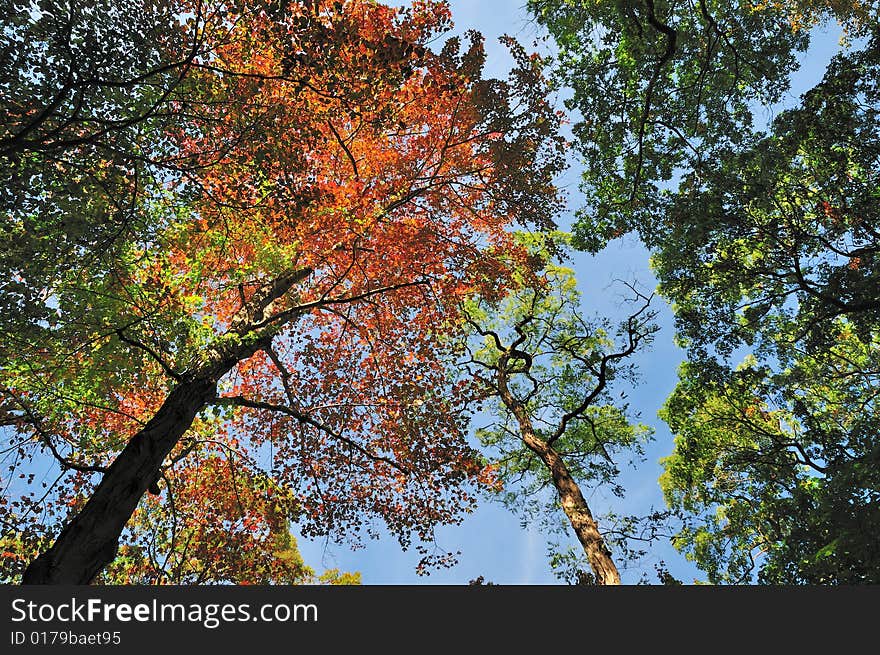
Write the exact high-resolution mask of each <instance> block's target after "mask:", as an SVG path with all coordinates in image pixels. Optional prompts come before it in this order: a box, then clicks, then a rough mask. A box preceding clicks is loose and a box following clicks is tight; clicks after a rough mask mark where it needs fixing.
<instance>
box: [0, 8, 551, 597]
mask: <svg viewBox="0 0 880 655" xmlns="http://www.w3.org/2000/svg"><path fill="white" fill-rule="evenodd" d="M213 20H214V21H215V23H214V25H215V31H214V32H213V33H214V34H215V36H216V42H215V43H212V44H211V47H210V48H209V49H206V50H205V51H204V54H202V55H200V56H199V57H197V58H196V59H195V60H194V61H193V65H192V70H191V72H190V73H189V75H188V77H187V78H186V80H185V81H184V83H183V85H182V86H181V92H180V93H178V94H176V95H174V96H173V97H172V98H171V99H170V101H169V105H168V111H169V112H170V113H171V115H172V116H173V120H170V121H167V122H166V123H165V124H164V125H163V126H162V131H161V133H159V134H157V135H155V137H156V139H157V142H158V143H161V144H162V148H163V158H162V165H163V166H164V169H163V170H164V171H165V174H163V175H159V176H157V178H156V179H157V182H156V183H155V184H154V185H153V186H152V187H151V188H150V189H149V192H145V193H144V194H143V195H142V196H141V197H140V198H139V202H141V203H142V206H143V207H144V208H145V211H147V212H148V213H149V215H150V217H151V229H150V231H149V233H146V234H142V235H139V237H138V238H133V239H131V240H130V241H128V242H126V243H124V244H118V245H117V246H116V247H114V249H113V250H112V251H108V253H107V254H106V255H105V256H104V257H103V258H102V261H101V264H100V266H99V267H98V268H97V269H95V270H94V271H93V274H92V275H91V276H90V277H88V278H85V279H83V278H81V277H79V278H77V279H73V278H67V279H63V280H60V281H59V282H58V283H57V286H56V287H54V288H52V289H51V290H50V291H49V296H50V297H51V298H52V299H53V300H52V302H53V303H54V304H55V306H56V307H57V312H56V315H57V316H56V318H55V319H53V321H52V322H51V324H50V325H46V326H42V330H40V331H39V332H40V334H39V338H38V339H32V340H31V342H30V343H28V344H27V345H26V346H25V349H24V350H23V351H22V352H21V353H20V355H19V361H21V360H24V359H26V360H27V361H28V362H29V365H28V366H17V367H9V369H7V370H8V371H9V372H4V373H3V380H2V386H3V388H4V389H5V392H4V393H5V400H4V405H5V406H8V407H10V408H11V409H10V416H12V417H13V418H14V420H13V422H14V424H15V430H16V433H17V435H18V436H17V439H18V440H19V442H18V445H17V448H18V452H19V453H20V456H21V458H23V459H32V460H33V461H34V462H35V463H36V462H38V461H40V456H41V455H47V454H48V455H52V456H53V457H52V459H54V460H55V463H56V465H59V466H60V470H58V469H56V470H57V471H58V473H60V477H59V479H58V480H56V481H55V483H53V484H52V485H51V486H48V488H47V489H46V490H45V494H46V495H45V496H43V497H42V498H39V499H38V500H35V496H34V495H33V493H32V492H29V491H27V490H25V491H24V492H23V494H22V495H21V497H20V498H17V499H15V500H12V501H11V502H9V503H8V504H7V505H6V506H5V507H4V508H3V511H4V514H5V519H4V520H5V521H7V522H9V523H10V524H12V523H14V524H16V525H17V526H18V528H17V533H16V534H17V536H16V537H15V538H14V539H10V538H7V539H6V541H5V544H6V545H5V547H6V548H7V550H8V553H7V558H6V566H5V567H4V577H6V578H12V577H14V576H15V575H17V573H19V572H20V571H21V566H22V564H23V563H26V562H27V560H28V559H29V558H30V557H31V556H32V555H33V554H35V551H36V550H38V549H44V548H45V547H46V545H47V544H48V543H49V541H50V540H51V537H52V536H53V535H54V533H55V531H56V530H57V527H58V525H59V521H62V520H64V519H65V516H66V515H67V512H68V511H69V512H71V514H70V516H74V515H76V513H77V512H79V511H81V510H82V508H84V507H85V508H86V511H85V513H84V514H83V516H91V514H89V509H88V503H89V502H91V503H92V505H94V504H95V503H97V502H98V501H96V500H95V498H96V497H100V496H101V493H103V492H102V490H101V489H100V488H99V490H98V492H97V494H96V493H95V492H94V485H95V483H96V482H97V480H98V479H100V476H101V475H102V474H103V473H104V471H105V469H106V467H107V466H108V465H109V464H110V462H113V461H114V459H115V460H116V462H115V463H114V464H113V469H112V473H113V474H114V475H118V476H123V475H126V474H127V473H126V472H125V471H124V468H125V467H126V466H128V464H126V462H129V461H134V460H133V459H131V458H130V457H129V451H131V453H134V454H133V455H132V457H139V456H141V455H140V454H138V453H140V451H138V453H135V452H134V451H135V450H137V448H135V446H134V445H132V444H136V445H137V444H142V443H143V444H147V445H146V446H144V448H146V449H147V450H149V451H150V452H153V450H151V449H152V448H153V444H159V442H160V441H161V440H162V439H165V438H166V437H162V436H161V435H158V434H154V432H151V430H153V429H154V426H155V425H158V423H159V418H161V419H162V420H163V421H165V420H168V421H171V423H170V424H173V425H175V429H176V428H177V427H181V425H179V424H177V423H174V422H173V421H174V420H176V419H174V418H173V417H175V416H179V415H181V414H182V413H185V412H183V410H182V409H181V407H182V405H181V404H180V401H178V398H183V397H185V398H186V399H187V400H186V403H189V404H188V405H187V407H188V408H190V409H194V410H196V411H195V416H194V418H193V419H192V420H191V421H190V423H189V424H188V425H185V426H183V427H184V429H183V431H182V433H181V435H182V436H181V437H180V438H178V439H175V440H168V441H167V444H166V442H164V441H163V442H162V444H166V445H162V446H158V445H157V446H156V448H160V449H161V448H166V449H167V450H168V452H167V453H165V454H164V455H162V456H161V464H160V466H159V467H158V468H157V469H156V470H155V471H154V473H153V474H151V475H147V474H146V469H145V468H144V467H148V465H147V464H136V465H135V464H131V474H130V475H131V478H132V480H135V479H136V480H137V485H140V487H144V486H148V488H149V490H150V494H148V495H147V496H145V500H142V501H141V502H140V503H139V504H138V506H137V509H136V510H135V512H134V516H133V518H132V520H131V521H130V522H129V523H128V525H127V528H126V535H125V536H124V538H123V539H122V541H121V542H120V543H121V548H120V550H119V551H118V555H119V558H118V559H117V561H116V563H115V564H113V566H111V567H110V568H109V569H108V570H107V572H106V574H105V578H104V579H107V580H110V581H113V580H123V581H145V582H157V581H158V582H162V581H165V582H167V581H185V582H209V581H225V582H238V583H244V582H286V583H289V582H296V581H303V580H308V579H310V578H309V576H310V575H312V574H310V573H309V572H308V571H307V569H306V567H304V565H303V564H302V562H301V560H299V559H298V558H297V556H296V555H295V552H293V551H292V550H291V548H292V546H291V542H290V536H289V533H288V525H289V523H290V522H292V521H295V522H297V523H298V525H299V529H300V530H301V531H302V532H303V533H304V534H306V535H318V534H330V535H333V536H334V537H335V538H345V539H348V540H351V541H353V542H354V543H358V542H359V541H360V539H361V538H362V536H366V535H372V534H376V532H377V530H378V529H379V526H380V525H384V526H386V527H387V528H388V529H389V530H390V531H391V533H392V534H394V535H395V536H396V537H397V538H398V539H399V540H400V541H401V543H402V544H403V545H404V546H408V545H409V544H410V543H411V541H412V540H413V539H414V538H415V539H416V540H417V541H418V542H420V543H422V542H428V543H429V542H430V541H431V538H432V530H433V528H434V526H436V525H437V524H441V523H455V522H457V521H459V520H461V517H462V515H463V513H465V512H467V511H469V509H470V508H471V507H472V506H473V502H474V496H473V488H474V485H475V484H476V485H479V484H480V483H481V482H485V481H488V480H489V479H490V478H491V475H487V471H486V470H485V468H484V465H483V464H482V462H481V459H480V457H479V456H478V454H477V453H476V452H474V451H473V450H472V449H471V447H470V446H469V445H468V443H467V441H466V438H465V437H466V429H467V420H466V416H465V415H464V413H463V411H462V410H464V409H465V408H467V407H468V405H469V403H470V402H471V401H472V399H473V398H474V393H475V392H474V389H473V388H472V386H471V384H470V383H468V382H467V381H466V380H465V379H462V378H461V377H460V376H456V374H455V369H454V367H452V366H451V363H452V362H454V361H455V355H456V353H455V351H454V348H455V347H454V345H453V344H454V343H456V341H455V340H454V339H452V338H451V335H453V334H454V333H455V331H456V330H459V329H461V326H462V321H461V317H460V306H461V303H462V301H463V300H464V299H465V298H469V297H473V296H475V295H476V296H487V297H492V296H497V295H498V294H501V293H503V292H504V290H505V284H506V283H505V281H506V280H507V279H508V278H509V277H510V275H509V273H510V270H511V267H525V266H527V257H526V254H525V253H524V252H523V251H522V250H521V249H520V248H519V247H518V246H516V244H515V243H514V242H513V241H512V239H511V237H510V234H509V231H508V230H509V228H510V227H511V225H513V224H514V223H515V222H520V223H523V224H526V225H528V224H539V225H548V224H549V222H550V219H551V217H552V215H553V214H554V213H555V211H556V208H557V197H556V191H555V189H554V187H553V186H552V183H551V182H552V178H553V175H554V174H555V172H556V171H557V170H558V169H559V167H560V166H561V162H562V142H561V140H560V139H559V138H558V137H556V136H555V127H556V125H557V122H558V118H557V116H556V115H555V114H554V113H553V112H552V111H551V110H550V108H549V106H548V105H547V103H546V101H545V100H544V96H545V93H544V89H543V82H542V80H541V77H540V72H539V71H540V61H539V60H537V59H535V58H531V57H529V56H527V55H526V53H525V52H524V51H522V50H521V49H520V48H519V47H518V46H517V45H516V44H514V43H512V42H511V43H510V46H511V49H512V52H513V54H514V56H515V58H516V60H517V63H518V69H517V70H516V71H514V73H513V74H512V76H511V80H510V81H509V82H499V81H494V80H485V79H483V78H482V74H481V68H482V64H483V59H484V55H483V50H482V44H481V39H480V37H479V36H478V35H476V34H472V35H470V37H469V40H468V41H467V42H466V43H465V44H463V45H462V44H461V43H460V42H459V41H458V40H455V39H454V40H451V41H449V42H448V43H447V45H446V46H445V47H443V48H442V50H441V51H439V52H436V51H434V50H432V49H431V48H430V47H429V45H430V43H431V42H432V40H433V39H435V37H436V36H437V35H438V34H440V33H442V32H443V31H444V30H445V29H447V28H448V26H449V24H450V17H449V11H448V8H447V7H446V6H445V4H443V3H434V2H417V3H414V5H413V7H412V8H411V9H408V10H395V9H391V8H388V7H385V6H382V5H380V4H376V3H373V2H367V1H361V0H350V1H348V2H344V3H342V2H337V3H334V4H332V5H331V4H330V3H318V2H300V3H286V4H284V5H280V6H269V5H267V6H266V7H257V8H249V9H242V10H241V11H239V12H235V11H232V10H230V9H228V8H227V9H224V11H223V13H222V14H218V15H217V16H214V18H213ZM218 26H219V27H218ZM221 27H222V28H225V29H220V28H221ZM169 152H171V153H172V154H173V156H169V155H168V153H169ZM190 389H192V393H191V394H190V392H189V390H190ZM206 390H207V391H206ZM195 396H197V399H196V400H191V398H193V397H195ZM187 411H189V410H187ZM174 412H177V413H176V414H175V413H174ZM181 420H185V419H181ZM132 435H135V438H134V439H132ZM126 446H127V449H126V450H125V451H124V452H123V453H122V455H120V454H119V453H120V451H121V450H122V449H123V448H124V447H126ZM138 447H140V446H139V445H138ZM160 455H161V453H160ZM150 457H156V455H150ZM143 461H147V460H143ZM151 461H152V460H151ZM145 476H146V477H145ZM147 477H152V478H153V479H152V480H148V479H147ZM119 479H120V480H121V479H123V478H122V477H120V478H119ZM120 484H121V483H120ZM110 486H112V485H111V483H109V482H106V481H105V484H104V485H103V487H106V488H109V487H110ZM122 486H124V485H122ZM108 493H109V492H108ZM114 493H115V492H114ZM90 496H91V497H92V500H91V501H89V498H90ZM132 502H133V501H132ZM37 504H39V507H40V508H41V511H37ZM95 516H98V515H97V514H95ZM77 520H78V521H79V520H80V519H77ZM82 520H83V521H85V520H86V519H82ZM88 520H92V519H88ZM95 520H98V521H99V522H100V518H98V519H95ZM377 521H378V522H377ZM75 523H76V522H75ZM79 525H85V524H84V523H81V524H79ZM76 531H77V527H76V526H75V527H74V528H69V529H67V531H66V533H65V534H67V535H68V536H69V538H70V539H71V540H74V537H72V536H70V535H73V534H74V533H75V532H76ZM111 532H112V530H111ZM144 535H152V537H151V538H149V539H146V540H145V538H144ZM65 538H67V537H65ZM62 541H63V540H62ZM63 543H64V544H67V542H66V541H65V542H63ZM148 543H149V544H152V546H148V545H147V544H148ZM76 547H77V546H74V545H63V546H58V545H57V544H56V546H55V550H53V554H52V557H61V555H59V553H60V552H61V550H63V549H64V548H74V549H75V548H76ZM150 548H154V550H156V552H149V550H150ZM419 548H420V549H421V550H422V553H423V555H424V556H425V557H424V560H423V563H424V564H425V565H428V564H431V563H442V562H446V561H448V554H447V553H440V552H435V551H433V550H430V549H429V548H427V547H425V546H419ZM9 553H12V555H10V554H9ZM96 557H97V556H96ZM102 557H103V556H102ZM98 559H100V557H98ZM96 561H97V560H96ZM54 566H58V565H56V564H52V565H50V567H49V568H50V569H51V568H52V567H54ZM331 577H332V576H331Z"/></svg>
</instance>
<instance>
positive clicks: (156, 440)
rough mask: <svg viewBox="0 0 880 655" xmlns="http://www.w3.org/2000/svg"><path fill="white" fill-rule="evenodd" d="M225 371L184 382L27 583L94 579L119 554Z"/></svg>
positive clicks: (37, 562) (35, 563) (35, 567)
mask: <svg viewBox="0 0 880 655" xmlns="http://www.w3.org/2000/svg"><path fill="white" fill-rule="evenodd" d="M219 377H220V376H216V377H215V376H210V377H208V378H201V379H195V380H193V381H187V382H182V383H180V384H178V386H177V387H175V388H174V389H173V390H172V391H171V393H169V394H168V397H167V398H166V399H165V402H164V403H163V404H162V406H161V407H160V408H159V410H158V411H157V412H156V414H155V416H153V418H152V419H150V421H149V423H147V425H146V426H144V428H143V429H142V430H141V431H140V432H138V433H137V434H136V435H135V436H134V437H133V438H132V439H131V441H129V442H128V445H127V446H126V447H125V448H124V449H123V450H122V452H121V453H119V455H118V456H117V457H116V459H115V460H114V462H113V464H111V465H110V468H109V469H108V471H107V473H106V474H105V475H104V478H103V479H102V480H101V483H100V484H99V485H98V487H97V488H96V489H95V491H94V492H93V493H92V495H91V497H90V498H89V500H88V502H86V504H85V506H84V507H83V508H82V510H81V511H80V512H79V514H77V515H76V516H75V517H74V518H73V520H71V521H70V523H68V524H67V525H66V526H65V527H64V529H63V530H62V531H61V533H60V534H59V535H58V538H57V539H56V540H55V543H54V544H53V545H52V547H51V548H49V550H47V551H45V552H44V553H42V554H41V555H40V556H39V557H37V558H36V559H35V560H34V561H33V562H31V564H30V566H28V568H27V570H26V571H25V572H24V576H23V577H22V584H80V585H82V584H89V583H90V582H91V581H92V580H93V579H94V577H95V576H96V575H97V574H98V573H99V572H100V571H101V570H102V569H103V568H104V567H105V566H106V565H107V564H109V563H110V562H112V561H113V559H114V558H115V557H116V551H117V548H118V545H119V535H120V534H121V533H122V530H123V528H124V527H125V524H126V522H127V521H128V519H129V518H130V517H131V515H132V513H133V512H134V510H135V508H136V507H137V504H138V502H140V499H141V496H143V495H144V492H145V491H146V490H147V487H149V486H150V484H151V483H152V482H153V481H155V480H156V477H157V476H158V474H159V467H160V466H161V465H162V462H163V461H164V459H165V457H167V456H168V453H170V452H171V449H172V448H174V445H175V444H176V443H177V441H178V440H179V439H180V437H182V436H183V434H184V433H185V432H186V431H187V430H188V429H189V427H190V426H191V425H192V422H193V420H194V419H195V417H196V415H197V414H198V413H199V412H200V411H201V410H202V409H203V408H204V407H205V405H206V404H207V403H208V402H210V400H211V399H212V398H214V396H215V395H216V392H217V380H218V379H219Z"/></svg>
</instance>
